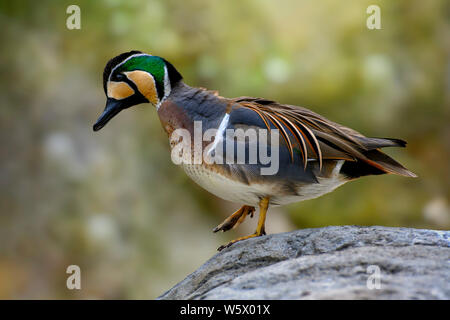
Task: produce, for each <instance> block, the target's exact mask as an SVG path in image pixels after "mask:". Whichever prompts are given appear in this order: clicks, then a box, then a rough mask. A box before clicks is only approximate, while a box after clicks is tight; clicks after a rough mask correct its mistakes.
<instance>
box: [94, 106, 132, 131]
mask: <svg viewBox="0 0 450 320" xmlns="http://www.w3.org/2000/svg"><path fill="white" fill-rule="evenodd" d="M123 109H124V108H123V107H122V104H121V102H120V101H119V100H115V99H111V98H108V100H107V101H106V107H105V110H104V111H103V113H102V114H101V115H100V117H99V118H98V120H97V122H96V123H95V124H94V127H93V129H94V131H98V130H100V129H101V128H103V127H104V126H105V124H107V123H108V121H109V120H111V119H112V118H114V116H115V115H116V114H118V113H119V112H120V111H122V110H123Z"/></svg>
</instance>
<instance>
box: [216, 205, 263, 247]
mask: <svg viewBox="0 0 450 320" xmlns="http://www.w3.org/2000/svg"><path fill="white" fill-rule="evenodd" d="M268 208H269V198H268V197H267V198H263V199H262V200H261V201H260V202H259V220H258V226H257V227H256V231H255V233H253V234H251V235H248V236H245V237H240V238H237V239H234V240H232V241H230V242H228V243H227V244H226V245H222V246H220V247H219V248H217V250H219V251H221V250H222V249H224V248H228V247H229V246H231V245H232V244H233V243H236V242H238V241H241V240H245V239H250V238H254V237H259V236H262V235H265V234H266V231H265V228H264V225H265V222H266V213H267V209H268Z"/></svg>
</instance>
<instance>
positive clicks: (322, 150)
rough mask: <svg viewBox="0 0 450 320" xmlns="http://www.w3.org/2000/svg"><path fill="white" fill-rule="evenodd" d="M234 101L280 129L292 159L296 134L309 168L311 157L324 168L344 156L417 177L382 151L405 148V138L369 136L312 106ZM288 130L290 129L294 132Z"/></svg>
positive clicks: (242, 98) (243, 100)
mask: <svg viewBox="0 0 450 320" xmlns="http://www.w3.org/2000/svg"><path fill="white" fill-rule="evenodd" d="M234 102H237V103H239V105H240V106H241V107H244V108H248V109H250V110H252V111H254V112H255V113H256V114H258V116H259V117H260V118H261V119H262V120H263V122H264V124H265V126H266V127H267V128H268V129H269V130H270V129H271V126H270V125H269V122H270V123H272V124H273V126H274V127H275V128H277V129H279V132H280V134H281V136H282V138H283V140H284V141H285V143H286V146H287V148H288V150H289V153H290V156H291V160H292V161H293V160H294V158H293V152H294V147H295V144H294V143H293V141H291V136H293V137H294V139H295V142H296V145H298V147H299V149H300V152H301V155H302V159H303V163H304V165H305V169H306V166H307V163H308V161H307V160H308V159H310V158H314V159H317V160H318V161H319V166H320V168H322V161H323V159H344V160H347V161H355V162H357V161H358V160H361V161H363V162H364V163H366V164H368V165H369V166H372V167H374V168H376V169H379V170H381V171H382V172H381V173H383V172H386V173H394V174H399V175H403V176H409V177H415V176H416V175H415V174H414V173H412V172H411V171H409V170H408V169H406V168H404V167H403V166H402V165H401V164H399V163H398V162H396V161H395V160H393V159H392V158H390V157H389V156H387V155H386V154H384V153H383V152H381V151H380V150H378V148H382V147H390V146H399V147H404V146H405V145H406V142H405V141H403V140H399V139H385V138H368V137H365V136H363V135H362V134H360V133H359V132H357V131H355V130H353V129H350V128H347V127H344V126H342V125H340V124H337V123H334V122H332V121H329V120H328V119H325V118H323V117H322V116H320V115H318V114H316V113H314V112H312V111H310V110H308V109H305V108H301V107H296V106H290V105H282V104H279V103H276V102H274V101H270V100H265V99H258V98H251V97H241V98H236V99H234ZM286 129H287V130H286ZM287 131H289V132H290V135H289V134H288V132H287ZM308 155H310V158H308ZM355 165H356V164H355Z"/></svg>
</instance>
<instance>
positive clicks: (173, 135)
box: [93, 50, 417, 251]
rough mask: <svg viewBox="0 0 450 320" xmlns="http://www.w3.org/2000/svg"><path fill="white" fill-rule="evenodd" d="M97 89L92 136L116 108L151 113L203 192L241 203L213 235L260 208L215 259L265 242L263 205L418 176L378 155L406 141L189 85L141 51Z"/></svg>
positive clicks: (123, 58)
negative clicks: (375, 179)
mask: <svg viewBox="0 0 450 320" xmlns="http://www.w3.org/2000/svg"><path fill="white" fill-rule="evenodd" d="M103 89H104V92H105V95H106V106H105V108H104V110H103V112H102V113H101V115H100V116H99V118H98V119H97V121H96V122H95V124H94V126H93V130H94V131H99V130H100V129H102V128H103V127H104V126H105V125H106V124H107V123H108V122H109V121H110V120H111V119H112V118H113V117H115V116H116V115H117V114H119V113H120V112H121V111H122V110H125V109H128V108H130V107H133V106H137V105H140V104H150V105H153V106H154V107H155V108H156V112H157V114H158V117H159V119H160V122H161V125H162V128H163V130H164V131H165V132H166V133H167V135H168V138H169V141H170V149H171V156H172V161H173V162H174V163H175V164H178V165H181V166H182V167H183V169H184V171H185V172H186V174H187V175H188V176H189V177H190V178H191V179H192V180H193V181H194V182H196V183H197V184H198V185H200V186H201V187H202V188H204V189H205V190H207V191H209V192H210V193H212V194H214V195H216V196H217V197H219V198H222V199H224V200H227V201H231V202H234V203H237V204H239V205H241V207H240V208H239V209H238V210H236V211H235V212H234V213H232V214H231V215H230V216H229V217H227V218H226V219H225V220H224V221H223V222H222V223H220V224H219V225H218V226H217V227H215V228H214V229H213V232H218V231H222V232H225V231H228V230H231V229H233V228H236V227H237V226H239V225H240V224H241V223H242V222H243V221H244V220H245V219H246V217H247V216H250V217H253V215H254V213H255V212H256V208H258V209H259V218H258V222H257V226H256V230H255V232H254V233H252V234H250V235H247V236H244V237H239V238H237V239H234V240H232V241H230V242H228V243H227V244H224V245H222V246H220V247H219V248H218V250H219V251H220V250H223V249H224V248H227V247H229V246H231V245H232V244H234V243H236V242H238V241H243V240H246V239H250V238H254V237H259V236H263V235H265V234H266V231H265V221H266V214H267V211H268V209H269V207H273V206H282V205H286V204H289V203H294V202H300V201H304V200H308V199H313V198H317V197H320V196H322V195H324V194H327V193H329V192H332V191H333V190H335V189H336V188H337V187H339V186H341V185H343V184H345V183H347V182H349V181H352V180H355V179H358V178H361V177H364V176H369V175H383V174H394V175H399V176H404V177H417V175H416V174H414V173H413V172H411V171H410V170H408V169H406V168H405V167H404V166H402V165H401V164H400V163H398V162H397V161H395V160H394V159H392V158H391V157H390V156H388V155H387V154H385V153H384V152H382V151H381V149H382V148H386V147H405V146H406V142H405V141H404V140H401V139H394V138H376V137H366V136H364V135H363V134H361V133H359V132H357V131H356V130H353V129H351V128H349V127H346V126H344V125H341V124H338V123H335V122H333V121H331V120H328V119H327V118H325V117H324V116H321V115H319V114H317V113H315V112H313V111H311V110H309V109H307V108H304V107H300V106H294V105H288V104H282V103H279V102H276V101H273V100H270V99H265V98H257V97H245V96H244V97H237V98H225V97H222V96H220V95H219V93H218V92H217V91H212V90H207V89H205V88H198V87H191V86H189V85H188V84H186V83H185V82H184V81H183V77H182V76H181V74H180V73H179V72H178V70H177V69H176V68H175V67H174V66H173V65H172V64H171V63H170V62H168V61H167V60H166V59H164V58H162V57H159V56H155V55H151V54H147V53H144V52H142V51H138V50H132V51H128V52H124V53H121V54H119V55H118V56H116V57H114V58H112V59H111V60H109V61H108V62H107V64H106V66H105V68H104V71H103ZM236 132H239V133H240V134H239V135H238V134H236ZM233 133H234V134H233ZM242 133H243V138H242ZM199 137H200V138H199ZM239 151H242V152H239Z"/></svg>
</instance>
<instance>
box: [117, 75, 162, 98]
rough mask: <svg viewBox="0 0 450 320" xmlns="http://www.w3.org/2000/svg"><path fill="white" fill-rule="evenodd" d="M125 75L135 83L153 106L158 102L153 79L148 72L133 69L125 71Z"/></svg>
mask: <svg viewBox="0 0 450 320" xmlns="http://www.w3.org/2000/svg"><path fill="white" fill-rule="evenodd" d="M125 75H126V76H127V77H128V79H130V80H131V81H133V82H134V83H135V84H136V87H137V88H138V90H139V92H140V93H142V95H143V96H144V97H145V98H146V99H147V100H148V101H150V102H151V103H152V104H153V105H155V106H156V105H157V104H158V102H159V99H158V94H157V92H156V87H155V80H154V79H153V77H152V76H151V75H150V74H149V73H148V72H145V71H141V70H135V71H130V72H125Z"/></svg>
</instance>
